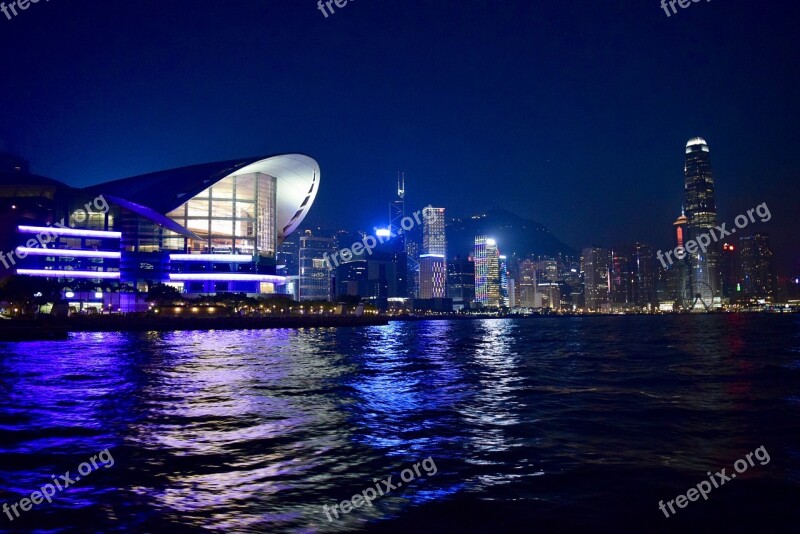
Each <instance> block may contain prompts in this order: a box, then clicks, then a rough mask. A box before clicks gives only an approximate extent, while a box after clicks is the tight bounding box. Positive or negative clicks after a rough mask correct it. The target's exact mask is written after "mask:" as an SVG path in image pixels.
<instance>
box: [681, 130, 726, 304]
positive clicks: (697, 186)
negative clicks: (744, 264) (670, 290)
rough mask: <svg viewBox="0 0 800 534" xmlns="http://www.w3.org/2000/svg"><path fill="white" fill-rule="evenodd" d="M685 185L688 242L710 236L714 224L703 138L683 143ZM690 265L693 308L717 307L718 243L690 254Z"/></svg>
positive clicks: (711, 185) (708, 161)
mask: <svg viewBox="0 0 800 534" xmlns="http://www.w3.org/2000/svg"><path fill="white" fill-rule="evenodd" d="M684 188H685V189H684V208H685V210H686V218H687V224H686V229H687V233H688V236H686V239H687V241H688V240H689V239H692V240H694V239H696V238H697V236H699V235H700V234H709V235H711V230H712V229H714V228H715V227H716V225H717V203H716V200H715V195H714V174H713V172H712V169H711V155H710V152H709V149H708V143H706V141H705V139H703V138H702V137H693V138H692V139H689V142H688V143H686V165H685V167H684ZM689 264H690V270H691V272H690V276H691V287H692V292H693V297H694V298H693V300H695V308H708V307H718V306H719V305H720V304H721V298H720V297H721V295H720V273H719V250H718V247H717V244H716V243H712V244H711V246H709V247H708V250H707V251H706V252H703V251H702V250H698V251H697V252H695V253H694V254H690V255H689ZM701 301H702V302H701Z"/></svg>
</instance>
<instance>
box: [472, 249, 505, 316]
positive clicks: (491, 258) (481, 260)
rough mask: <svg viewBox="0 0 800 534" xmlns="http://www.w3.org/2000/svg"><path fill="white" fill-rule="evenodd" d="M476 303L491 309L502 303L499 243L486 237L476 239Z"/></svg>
mask: <svg viewBox="0 0 800 534" xmlns="http://www.w3.org/2000/svg"><path fill="white" fill-rule="evenodd" d="M475 301H476V302H477V303H478V304H481V305H483V306H489V307H497V306H500V305H501V302H500V254H499V251H498V250H497V242H496V241H495V240H494V239H489V238H487V237H485V236H478V237H476V238H475Z"/></svg>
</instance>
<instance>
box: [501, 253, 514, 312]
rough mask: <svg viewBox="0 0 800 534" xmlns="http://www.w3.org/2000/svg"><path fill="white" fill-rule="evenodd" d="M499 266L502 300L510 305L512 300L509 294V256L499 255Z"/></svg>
mask: <svg viewBox="0 0 800 534" xmlns="http://www.w3.org/2000/svg"><path fill="white" fill-rule="evenodd" d="M498 259H499V262H498V266H499V269H500V302H501V303H502V305H503V306H510V305H511V301H510V299H509V294H508V258H507V257H506V256H499V258H498Z"/></svg>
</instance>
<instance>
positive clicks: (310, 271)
mask: <svg viewBox="0 0 800 534" xmlns="http://www.w3.org/2000/svg"><path fill="white" fill-rule="evenodd" d="M333 252H334V245H333V239H330V238H327V237H315V236H313V235H312V234H311V230H306V233H305V235H304V236H303V237H301V238H300V251H299V257H300V261H299V264H300V300H301V301H306V300H331V298H332V296H333V295H331V289H332V287H331V269H330V266H329V264H328V261H327V260H326V257H327V256H329V255H330V254H333Z"/></svg>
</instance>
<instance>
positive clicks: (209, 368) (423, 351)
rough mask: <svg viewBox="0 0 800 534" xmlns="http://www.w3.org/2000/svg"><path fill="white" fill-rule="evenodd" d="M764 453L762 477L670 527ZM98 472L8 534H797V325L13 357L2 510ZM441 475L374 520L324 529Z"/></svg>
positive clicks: (466, 330) (163, 346) (501, 331)
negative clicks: (670, 508) (24, 533)
mask: <svg viewBox="0 0 800 534" xmlns="http://www.w3.org/2000/svg"><path fill="white" fill-rule="evenodd" d="M762 445H763V446H764V447H765V449H766V450H767V451H768V452H769V455H770V461H769V463H767V464H766V465H760V463H758V462H756V463H755V465H754V466H753V467H750V468H749V469H748V470H747V471H746V472H744V473H742V474H741V475H739V478H737V479H735V480H732V481H731V482H728V483H726V484H725V485H724V486H723V487H720V488H718V489H714V490H713V491H712V492H711V493H710V494H709V496H708V500H707V501H703V500H702V499H700V500H699V501H697V502H691V503H689V505H688V506H686V508H684V509H678V513H677V515H675V516H674V517H670V518H669V519H667V518H665V517H664V515H663V513H662V512H661V511H660V510H659V508H658V502H659V500H662V499H663V500H669V499H675V497H676V496H677V495H679V494H681V493H686V491H687V490H688V489H689V488H691V487H692V486H696V485H697V484H698V483H699V482H701V481H702V480H705V479H708V476H707V475H706V472H708V471H714V472H716V471H719V470H720V469H722V468H727V469H728V472H729V473H730V472H731V471H732V470H733V468H732V466H733V463H734V462H735V461H736V460H737V459H739V458H743V457H744V456H745V454H746V453H749V452H751V451H753V450H754V449H756V448H758V447H760V446H762ZM104 449H109V452H110V454H111V455H112V456H113V460H114V465H113V466H111V467H109V468H104V467H99V468H98V469H97V470H96V471H93V472H92V473H91V474H89V475H87V476H85V477H82V479H81V480H80V481H78V482H76V483H75V484H74V485H73V486H71V487H69V488H67V489H65V490H64V491H62V492H59V493H57V494H56V495H55V496H54V497H53V502H52V503H51V504H48V503H47V502H44V503H42V504H39V505H35V506H34V507H33V509H32V510H30V511H28V512H23V513H22V514H21V517H19V518H15V519H14V521H13V522H12V521H9V520H8V517H7V516H6V515H5V514H0V531H2V530H4V529H6V530H17V529H20V530H38V531H41V532H48V531H50V532H65V531H81V532H115V531H132V532H173V533H177V532H192V531H203V530H216V531H221V532H317V531H320V532H337V531H339V532H345V531H354V530H356V531H357V530H370V531H379V532H383V531H386V532H389V531H403V532H533V531H548V532H558V531H609V532H612V531H613V532H619V531H631V532H654V531H655V532H658V531H665V532H666V531H678V530H680V531H686V530H687V529H688V530H690V531H693V530H694V529H695V528H698V529H699V528H702V529H704V530H705V531H708V532H711V531H712V530H713V531H719V530H720V529H722V528H725V529H727V531H754V530H766V531H787V532H789V531H795V529H796V527H797V521H798V520H799V519H800V512H798V509H800V317H798V316H757V315H752V316H744V315H738V316H736V315H716V316H698V317H618V318H617V317H608V318H572V319H566V318H563V319H562V318H541V319H531V320H476V321H432V322H418V323H411V322H410V323H392V324H391V325H389V326H385V327H373V328H363V329H311V330H264V331H242V332H216V331H212V332H175V333H158V334H156V333H150V334H138V333H110V334H109V333H97V334H93V333H88V334H72V336H71V339H70V340H69V341H67V342H41V343H5V344H0V502H6V503H9V504H10V503H15V502H17V501H19V500H20V499H21V498H23V497H26V496H30V494H31V492H33V491H35V490H37V489H39V488H40V487H41V486H42V485H44V484H46V483H49V482H51V475H56V476H58V475H60V474H63V473H64V472H65V471H67V470H70V471H72V473H73V474H74V473H75V472H76V468H77V466H78V465H79V464H80V463H81V462H84V461H87V460H88V459H89V458H90V457H91V456H93V455H95V454H97V453H98V452H99V451H102V450H104ZM426 458H430V462H429V463H428V464H426V465H428V466H435V469H429V470H428V471H426V470H425V469H424V468H423V469H420V467H419V466H418V468H417V469H418V470H419V471H420V474H419V476H416V475H415V476H414V477H413V480H410V481H409V482H407V483H403V485H402V487H398V488H397V489H395V490H393V491H391V492H390V493H388V494H386V495H384V496H379V497H378V498H377V499H376V500H375V501H374V502H373V503H372V506H362V507H360V508H357V509H354V510H352V511H351V512H350V513H348V514H342V513H341V512H340V513H339V517H340V518H339V519H338V520H337V519H335V518H332V519H333V520H331V521H329V520H328V517H326V514H325V512H323V508H322V507H323V505H328V506H332V505H334V504H337V503H340V502H341V501H343V500H345V499H349V498H350V497H352V496H353V495H354V494H356V493H361V492H363V491H364V490H366V489H367V488H374V487H375V485H376V482H374V480H379V479H385V478H387V477H388V476H390V475H392V476H393V481H394V484H396V483H397V481H399V480H400V473H401V471H403V470H404V469H406V468H411V467H413V465H414V464H415V463H417V462H422V461H423V460H425V459H426ZM380 487H382V486H380Z"/></svg>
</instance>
